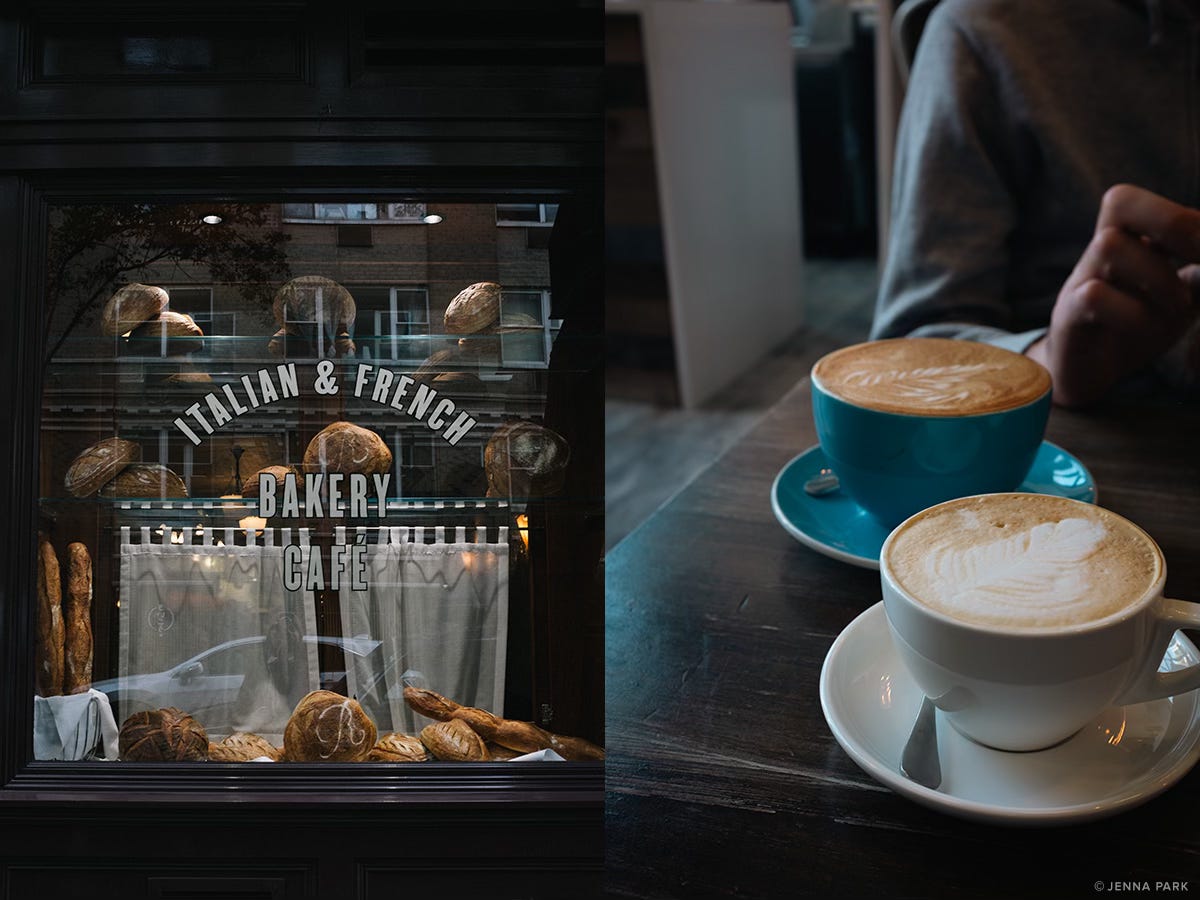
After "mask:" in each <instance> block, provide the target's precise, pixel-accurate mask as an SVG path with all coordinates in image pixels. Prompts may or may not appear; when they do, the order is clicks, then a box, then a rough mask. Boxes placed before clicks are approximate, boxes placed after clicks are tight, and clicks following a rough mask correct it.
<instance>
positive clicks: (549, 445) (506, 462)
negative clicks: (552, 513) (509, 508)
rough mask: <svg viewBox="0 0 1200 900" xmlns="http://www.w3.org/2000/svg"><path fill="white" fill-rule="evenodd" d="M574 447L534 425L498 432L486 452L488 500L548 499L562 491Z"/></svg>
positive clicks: (509, 425)
mask: <svg viewBox="0 0 1200 900" xmlns="http://www.w3.org/2000/svg"><path fill="white" fill-rule="evenodd" d="M570 459H571V448H570V447H569V446H568V445H567V442H566V440H565V439H564V438H563V437H562V435H560V434H559V433H558V432H556V431H553V430H551V429H549V428H545V427H543V426H541V425H537V424H535V423H533V422H524V421H521V422H509V423H507V424H505V425H502V426H500V427H499V428H497V429H496V431H495V433H494V434H493V435H492V437H491V439H490V440H489V441H488V442H487V446H486V447H484V449H483V468H484V471H485V472H486V473H487V483H488V496H489V497H546V496H549V495H551V494H555V493H557V492H558V491H560V490H562V486H563V482H564V481H565V480H566V469H567V463H568V462H569V461H570Z"/></svg>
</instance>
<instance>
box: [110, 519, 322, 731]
mask: <svg viewBox="0 0 1200 900" xmlns="http://www.w3.org/2000/svg"><path fill="white" fill-rule="evenodd" d="M235 531H238V530H237V529H220V528H219V529H208V530H206V531H205V532H204V533H202V534H197V533H196V532H195V531H194V530H192V528H189V527H183V526H177V527H175V528H171V527H166V528H162V529H155V530H153V531H152V530H151V529H150V528H148V527H146V528H141V529H134V530H132V531H131V529H130V528H123V529H122V537H121V587H120V617H119V618H120V645H119V646H120V653H119V660H118V678H117V679H116V682H117V683H116V688H117V691H116V694H117V701H118V713H117V714H118V717H119V719H118V720H119V721H123V720H124V719H125V718H127V717H128V716H129V715H130V714H132V713H134V712H137V711H140V710H144V709H157V708H159V707H162V706H175V707H178V708H179V709H182V710H183V711H185V712H188V713H190V714H191V715H193V716H194V717H195V718H196V719H197V720H198V721H199V722H200V724H201V725H203V726H204V728H205V730H206V731H207V732H208V733H209V737H210V739H211V740H220V738H221V737H223V736H225V735H227V734H230V733H232V732H234V731H250V732H254V733H256V734H259V735H261V736H262V737H264V738H266V739H267V740H270V741H272V742H273V743H275V744H276V745H277V746H278V745H279V744H281V743H282V736H283V730H284V726H285V725H286V724H287V720H288V717H289V716H290V715H291V712H292V709H293V708H294V707H295V705H296V703H297V702H298V701H299V700H300V698H301V697H303V696H304V695H305V694H306V693H308V692H309V691H312V690H316V689H317V687H318V686H319V680H320V675H319V671H320V670H319V667H318V663H317V643H316V641H315V639H314V637H313V636H314V635H316V632H317V628H316V616H315V610H314V608H313V604H312V595H311V593H308V592H305V591H288V590H286V589H285V588H284V579H283V547H284V546H285V545H287V544H291V543H296V544H298V545H299V546H300V547H301V552H302V554H303V555H304V556H305V557H306V556H307V554H308V553H309V552H310V548H309V546H308V544H309V536H308V532H307V530H306V529H299V534H298V536H297V537H296V538H294V539H293V537H292V534H291V529H282V531H281V532H279V533H277V531H276V529H271V528H268V529H265V530H264V531H263V532H261V538H260V537H259V533H256V532H254V531H247V532H242V534H245V536H246V542H247V546H236V545H235V543H234V540H235ZM259 540H261V541H262V543H258V541H259Z"/></svg>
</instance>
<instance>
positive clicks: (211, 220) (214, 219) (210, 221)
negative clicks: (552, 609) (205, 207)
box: [200, 215, 222, 225]
mask: <svg viewBox="0 0 1200 900" xmlns="http://www.w3.org/2000/svg"><path fill="white" fill-rule="evenodd" d="M200 221H201V222H203V223H204V224H205V225H220V224H221V222H222V219H221V217H220V216H214V215H207V216H205V217H204V218H203V219H201V220H200Z"/></svg>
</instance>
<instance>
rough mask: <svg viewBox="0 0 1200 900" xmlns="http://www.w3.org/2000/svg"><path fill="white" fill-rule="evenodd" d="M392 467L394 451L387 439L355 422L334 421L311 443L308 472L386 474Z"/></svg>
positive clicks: (307, 453) (307, 460)
mask: <svg viewBox="0 0 1200 900" xmlns="http://www.w3.org/2000/svg"><path fill="white" fill-rule="evenodd" d="M391 468H392V451H391V450H389V449H388V445H387V444H385V443H384V442H383V438H381V437H380V436H379V435H377V434H376V433H375V432H373V431H368V430H367V429H366V428H360V427H359V426H357V425H354V424H353V423H351V422H334V423H333V424H332V425H330V426H329V427H328V428H325V429H322V430H321V431H320V432H319V433H318V434H317V435H316V437H314V438H313V439H312V440H311V441H309V442H308V448H307V449H306V450H305V451H304V471H305V472H309V473H314V474H315V473H317V472H341V473H342V474H343V475H349V474H350V473H352V472H362V473H363V474H364V475H382V474H383V473H384V472H388V471H390V470H391Z"/></svg>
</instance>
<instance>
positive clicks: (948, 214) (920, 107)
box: [871, 5, 1048, 352]
mask: <svg viewBox="0 0 1200 900" xmlns="http://www.w3.org/2000/svg"><path fill="white" fill-rule="evenodd" d="M1019 140H1020V137H1019V127H1018V126H1017V124H1016V123H1014V122H1010V121H1008V120H1007V119H1006V113H1005V104H1004V103H1003V102H1002V100H1001V97H1000V96H999V94H998V91H997V87H996V84H995V81H994V79H993V77H992V75H991V74H990V73H989V72H988V71H987V68H986V66H985V64H984V63H983V62H982V60H981V59H980V56H979V54H978V53H977V52H976V48H975V47H973V46H972V44H971V42H970V40H969V38H968V37H967V36H966V35H965V34H964V32H963V30H962V29H961V28H960V27H959V26H958V24H957V23H956V22H955V20H954V18H953V16H952V15H951V14H950V12H949V11H948V10H947V8H946V6H945V5H943V6H941V7H939V8H938V9H937V10H935V12H934V13H933V15H932V16H931V17H930V19H929V22H928V24H927V26H926V28H925V32H924V34H923V35H922V38H921V44H920V50H919V52H918V53H917V55H916V59H915V60H914V65H913V70H912V76H911V79H910V81H909V86H908V94H907V97H906V100H905V104H904V109H903V113H902V116H901V122H900V130H899V135H898V137H897V144H896V162H895V170H894V181H893V192H892V219H891V229H890V230H891V234H890V245H889V247H888V252H887V261H886V264H885V266H884V269H883V273H882V276H881V280H880V289H879V296H878V299H877V303H876V310H875V321H874V325H873V328H872V331H871V337H872V338H884V337H899V336H903V335H923V336H936V337H954V338H963V339H968V340H983V341H987V342H989V343H993V344H997V345H1000V346H1004V347H1007V348H1008V349H1011V350H1015V351H1017V352H1022V351H1024V350H1025V349H1026V348H1027V347H1028V346H1029V345H1030V344H1031V343H1033V342H1034V341H1035V340H1036V339H1037V338H1039V337H1040V336H1041V335H1042V334H1044V332H1045V329H1042V328H1039V329H1035V330H1033V331H1023V332H1020V333H1013V331H1012V330H1011V328H1012V320H1013V311H1012V308H1011V307H1010V305H1009V299H1008V296H1007V292H1006V288H1007V274H1008V269H1009V252H1010V250H1009V247H1010V240H1011V237H1012V234H1013V231H1014V228H1015V223H1016V218H1017V215H1018V211H1019V204H1018V200H1017V192H1018V184H1017V182H1018V172H1017V168H1018V158H1019V151H1018V144H1017V142H1018V141H1019ZM1047 320H1048V317H1047Z"/></svg>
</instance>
